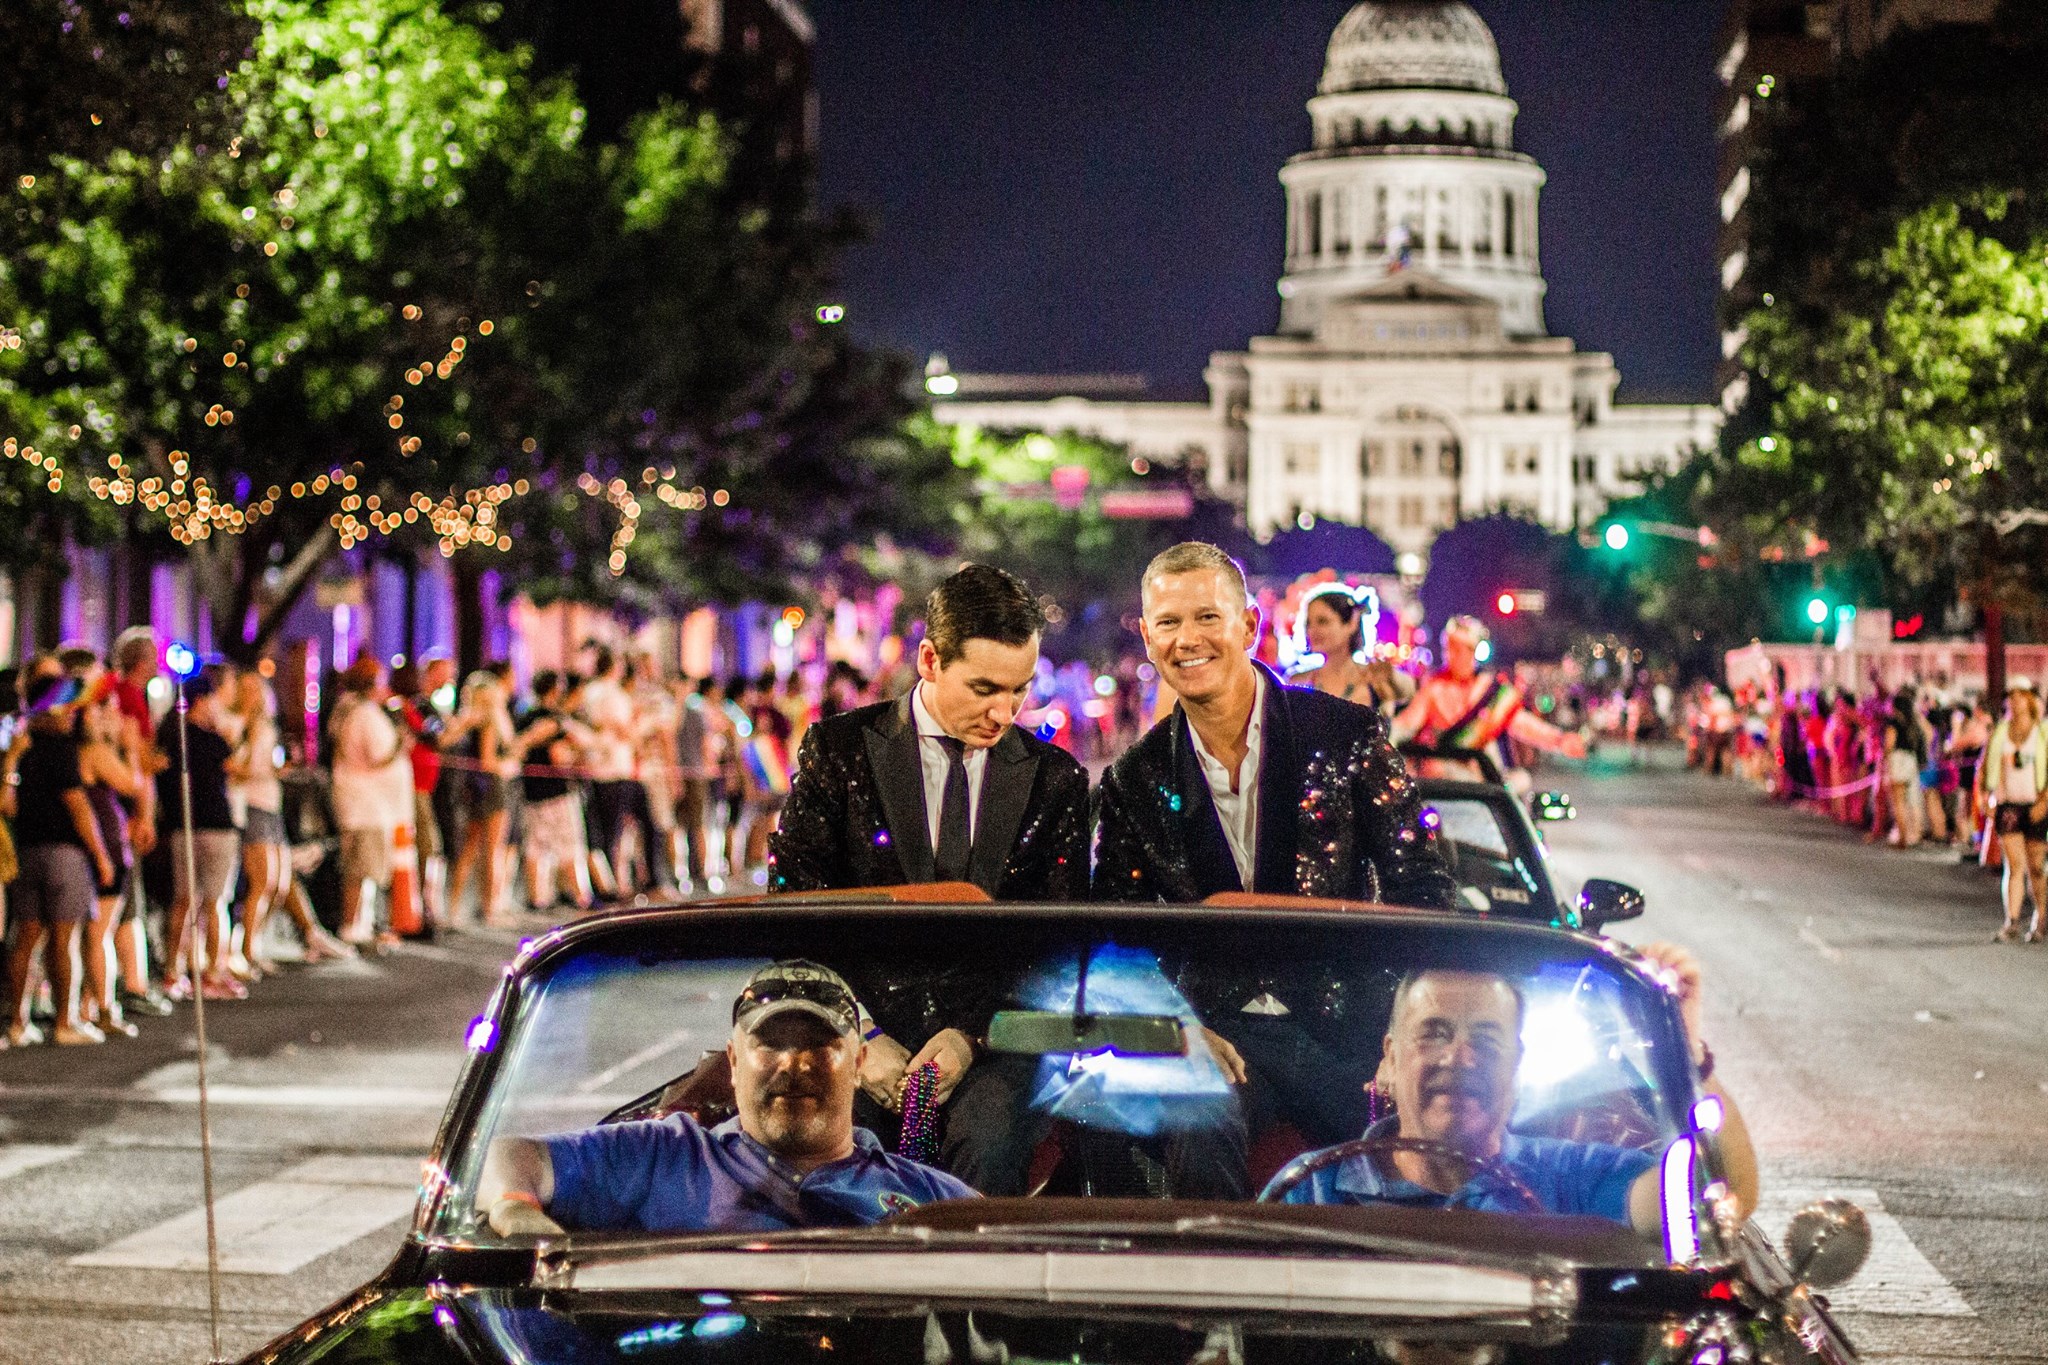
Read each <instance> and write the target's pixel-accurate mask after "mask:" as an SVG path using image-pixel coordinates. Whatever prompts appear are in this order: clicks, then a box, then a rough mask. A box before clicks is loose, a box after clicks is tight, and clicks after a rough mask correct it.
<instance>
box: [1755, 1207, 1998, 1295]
mask: <svg viewBox="0 0 2048 1365" xmlns="http://www.w3.org/2000/svg"><path fill="white" fill-rule="evenodd" d="M1829 1196H1833V1197H1836V1198H1841V1199H1847V1200H1849V1201H1850V1202H1851V1203H1853V1204H1855V1205H1856V1206H1857V1207H1859V1208H1861V1209H1862V1210H1863V1212H1864V1213H1865V1214H1866V1215H1867V1216H1868V1217H1869V1219H1870V1259H1869V1261H1867V1262H1866V1263H1865V1264H1864V1266H1863V1270H1862V1273H1860V1274H1859V1275H1857V1276H1856V1278H1855V1279H1853V1280H1851V1281H1849V1283H1847V1284H1845V1285H1843V1286H1841V1287H1840V1288H1839V1289H1830V1290H1828V1291H1827V1296H1828V1302H1829V1303H1831V1304H1832V1305H1833V1306H1834V1308H1835V1310H1836V1311H1837V1312H1842V1313H1873V1314H1882V1315H1884V1316H1887V1317H1916V1318H1974V1317H1976V1316H1977V1312H1976V1310H1975V1309H1973V1308H1971V1307H1970V1305H1969V1303H1968V1302H1966V1301H1965V1300H1964V1298H1963V1296H1962V1295H1961V1294H1960V1293H1958V1292H1957V1291H1956V1287H1955V1286H1954V1285H1952V1284H1950V1283H1949V1282H1948V1279H1947V1277H1946V1276H1944V1275H1943V1274H1942V1273H1941V1272H1940V1271H1939V1270H1936V1269H1935V1268H1934V1264H1933V1262H1931V1261H1929V1260H1928V1259H1927V1257H1926V1256H1924V1255H1922V1254H1921V1251H1920V1248H1918V1247H1916V1246H1914V1245H1913V1239H1912V1238H1911V1237H1908V1236H1907V1235H1906V1230H1905V1228H1904V1227H1902V1226H1900V1224H1899V1220H1898V1219H1897V1218H1894V1217H1893V1216H1892V1215H1891V1214H1889V1213H1886V1212H1885V1208H1884V1201H1883V1200H1882V1199H1880V1198H1878V1194H1877V1191H1876V1190H1873V1189H1867V1188H1858V1187H1854V1186H1851V1187H1848V1188H1842V1187H1837V1186H1826V1185H1774V1184H1773V1183H1772V1182H1770V1181H1768V1180H1767V1181H1765V1182H1764V1192H1763V1198H1762V1199H1761V1200H1760V1201H1759V1203H1758V1207H1757V1211H1756V1219H1757V1222H1758V1223H1759V1224H1760V1225H1761V1226H1762V1227H1763V1228H1764V1230H1765V1231H1766V1232H1769V1233H1770V1234H1771V1235H1772V1236H1773V1237H1778V1236H1782V1235H1783V1233H1784V1231H1785V1225H1786V1224H1787V1223H1789V1222H1790V1221H1791V1218H1792V1215H1793V1214H1794V1213H1796V1212H1797V1211H1798V1210H1799V1209H1800V1208H1801V1207H1803V1206H1804V1205H1806V1204H1810V1203H1812V1202H1813V1201H1814V1200H1816V1199H1822V1198H1827V1197H1829Z"/></svg>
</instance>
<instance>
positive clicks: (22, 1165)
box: [0, 1142, 85, 1180]
mask: <svg viewBox="0 0 2048 1365" xmlns="http://www.w3.org/2000/svg"><path fill="white" fill-rule="evenodd" d="M84 1150H85V1149H84V1148H82V1147H48V1146H43V1145H41V1144H39V1143H34V1142H23V1143H14V1144H0V1180H5V1179H6V1178H7V1177H8V1176H10V1175H20V1174H21V1173H22V1172H23V1171H32V1170H34V1169H35V1168H36V1167H38V1166H51V1165H55V1164H56V1163H57V1162H59V1161H69V1160H70V1159H71V1158H72V1157H75V1156H77V1155H78V1154H79V1153H80V1152H82V1151H84Z"/></svg>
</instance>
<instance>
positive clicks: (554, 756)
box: [514, 669, 591, 912]
mask: <svg viewBox="0 0 2048 1365" xmlns="http://www.w3.org/2000/svg"><path fill="white" fill-rule="evenodd" d="M581 689H582V680H581V679H580V678H577V677H575V676H574V675H568V676H564V675H563V674H560V673H557V672H555V671H554V670H552V669H543V670H541V671H540V672H539V673H536V674H534V675H533V693H534V704H533V705H532V706H531V707H529V708H528V709H527V712H526V715H525V717H524V728H522V729H521V730H520V732H519V735H518V739H517V741H516V742H515V744H514V752H515V753H516V754H517V755H518V756H519V761H520V763H521V768H520V776H519V786H520V799H521V802H522V806H521V809H522V810H523V812H524V814H525V818H526V838H525V841H524V847H525V852H526V890H527V904H528V905H530V906H532V907H533V909H534V910H535V911H537V912H538V911H545V910H547V909H549V908H550V907H552V906H553V905H554V903H555V901H556V900H557V899H558V898H559V897H560V896H561V895H562V893H563V892H567V893H568V896H569V900H570V903H571V904H572V905H574V906H575V908H576V909H578V910H588V909H589V908H590V904H591V886H590V863H589V852H590V850H589V847H588V844H587V842H586V834H585V830H584V824H583V810H582V803H581V801H580V799H579V797H578V795H577V792H576V784H575V782H574V780H573V773H574V770H575V769H576V767H577V765H578V764H579V763H581V762H582V747H581V744H580V743H579V737H580V736H582V735H586V734H587V733H588V732H587V731H586V730H584V728H583V726H582V725H581V723H580V722H579V721H577V720H576V719H575V717H574V716H573V715H572V714H571V708H572V707H573V706H574V705H575V703H576V700H577V699H578V694H579V693H580V691H581Z"/></svg>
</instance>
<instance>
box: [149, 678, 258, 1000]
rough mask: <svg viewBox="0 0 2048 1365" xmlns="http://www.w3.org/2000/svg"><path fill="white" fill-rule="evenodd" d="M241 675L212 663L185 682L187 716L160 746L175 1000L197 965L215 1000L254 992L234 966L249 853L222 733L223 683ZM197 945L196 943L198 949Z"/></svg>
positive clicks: (186, 994)
mask: <svg viewBox="0 0 2048 1365" xmlns="http://www.w3.org/2000/svg"><path fill="white" fill-rule="evenodd" d="M233 681H234V670H233V669H230V668H228V667H226V666H225V665H222V664H210V665H208V666H207V667H206V668H203V669H201V670H200V671H199V673H198V675H197V676H196V677H194V678H193V679H192V680H191V681H190V682H187V683H186V684H185V702H186V714H185V723H184V724H183V725H179V724H177V723H176V722H175V721H173V722H172V723H170V724H168V725H165V726H164V727H162V728H161V729H160V730H159V731H158V733H157V747H158V748H160V749H161V750H162V751H163V753H164V757H165V758H166V760H167V761H168V766H166V767H165V768H164V770H163V771H162V772H160V773H158V774H157V779H156V783H157V793H156V796H157V807H158V809H160V810H162V811H163V812H164V814H165V817H166V821H165V831H166V833H167V834H168V835H169V837H168V838H166V839H165V841H164V842H165V843H166V844H168V845H169V846H170V850H171V914H170V920H169V924H168V926H167V929H166V933H165V945H166V951H165V954H164V957H165V969H166V972H167V974H168V975H167V979H166V981H165V983H164V993H165V994H166V995H168V996H170V997H171V998H172V999H173V1000H183V999H190V998H191V993H192V975H193V968H195V967H196V968H198V969H199V971H200V972H201V973H202V974H203V975H202V976H201V980H200V984H199V989H200V990H201V991H202V992H204V993H205V995H206V998H207V999H208V1000H240V999H243V998H244V997H246V996H247V995H248V993H249V992H248V991H247V990H246V989H245V988H244V987H243V985H242V983H241V982H239V981H237V980H235V978H234V975H233V974H232V973H231V972H230V971H229V970H228V951H227V950H228V946H229V944H230V941H231V931H230V928H229V923H228V902H229V898H230V897H231V896H233V894H234V890H235V873H236V871H237V870H238V868H239V866H240V863H241V859H242V836H241V832H240V831H239V830H237V829H236V828H235V808H234V805H233V803H232V802H230V801H229V800H228V764H229V763H230V761H232V759H233V758H234V752H235V751H234V746H233V745H231V744H230V743H228V741H227V739H226V738H225V737H223V735H222V734H221V731H222V729H224V728H225V726H224V724H223V719H222V715H221V712H222V709H223V707H224V706H225V703H226V700H227V699H226V697H225V696H224V695H223V694H222V689H223V688H226V687H228V686H229V685H231V684H232V683H233ZM188 775H189V777H190V779H191V782H190V786H191V797H192V807H191V828H190V834H189V837H188V835H187V830H186V819H185V807H184V799H185V785H186V784H185V778H186V777H187V776H188ZM195 949H196V951H195Z"/></svg>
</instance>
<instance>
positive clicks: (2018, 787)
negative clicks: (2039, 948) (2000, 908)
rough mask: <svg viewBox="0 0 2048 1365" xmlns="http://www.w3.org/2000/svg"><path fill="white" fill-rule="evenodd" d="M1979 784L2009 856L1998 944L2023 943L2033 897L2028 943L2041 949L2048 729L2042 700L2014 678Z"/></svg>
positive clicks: (2046, 913) (2047, 861)
mask: <svg viewBox="0 0 2048 1365" xmlns="http://www.w3.org/2000/svg"><path fill="white" fill-rule="evenodd" d="M1978 781H1979V782H1980V783H1981V784H1982V786H1983V789H1984V795H1985V798H1986V799H1987V800H1988V801H1989V802H1990V803H1991V806H1992V812H1991V828H1992V830H1993V831H1994V835H1995V837H1996V838H1997V839H1998V844H1999V852H2000V853H2001V854H2003V855H2004V859H2003V861H2004V867H2005V871H2004V876H2003V884H2002V890H2003V891H2004V895H2005V923H2004V924H2003V925H2002V926H2001V927H2000V928H1999V930H1998V934H1997V941H1998V942H2000V943H2012V942H2014V941H2016V940H2017V939H2019V937H2020V922H2021V921H2020V914H2021V911H2022V910H2024V909H2025V907H2026V902H2027V897H2028V895H2029V894H2031V895H2032V896H2033V899H2034V922H2033V924H2032V926H2031V927H2029V928H2028V929H2027V931H2026V940H2027V942H2029V943H2039V942H2040V941H2041V940H2042V938H2043V937H2044V936H2048V873H2044V867H2048V729H2044V728H2043V727H2042V724H2041V695H2040V693H2038V692H2036V691H2035V690H2034V684H2033V683H2032V681H2030V680H2029V679H2026V678H2014V679H2013V680H2012V682H2011V683H2010V684H2009V685H2008V686H2007V688H2006V694H2005V719H2004V720H2002V721H2000V722H1999V723H1998V728H1997V729H1995V730H1993V731H1992V732H1991V739H1990V742H1989V743H1987V744H1986V745H1985V746H1984V761H1983V766H1982V767H1981V768H1980V769H1979V772H1978Z"/></svg>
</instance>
